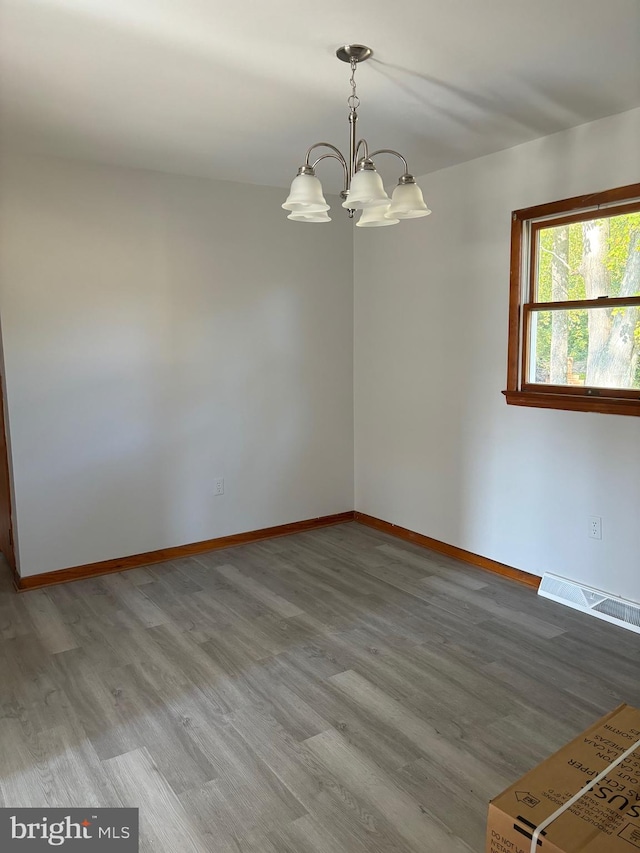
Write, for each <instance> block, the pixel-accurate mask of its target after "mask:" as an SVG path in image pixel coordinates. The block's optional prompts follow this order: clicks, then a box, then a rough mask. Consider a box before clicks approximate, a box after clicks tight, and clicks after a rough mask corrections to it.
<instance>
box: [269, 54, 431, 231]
mask: <svg viewBox="0 0 640 853" xmlns="http://www.w3.org/2000/svg"><path fill="white" fill-rule="evenodd" d="M336 56H337V57H338V59H341V60H342V61H343V62H348V63H349V65H350V67H351V78H350V81H349V82H350V84H351V94H350V95H349V97H348V98H347V105H348V107H349V155H348V157H345V156H344V155H343V154H342V152H341V151H340V150H339V149H338V148H336V146H335V145H332V144H331V143H330V142H316V143H314V144H313V145H312V146H311V147H310V148H309V149H308V151H307V154H306V157H305V161H304V163H303V164H302V166H300V168H299V169H298V174H297V176H296V177H295V178H294V179H293V182H292V184H291V190H290V192H289V196H288V198H287V200H286V201H285V203H284V204H283V205H282V207H283V208H284V209H285V210H288V211H290V213H289V215H288V217H287V219H292V220H294V221H295V222H330V221H331V217H330V216H329V213H328V211H329V205H328V204H327V202H326V200H325V197H324V194H323V191H322V184H321V183H320V180H319V179H318V178H317V177H316V166H317V165H318V163H320V161H321V160H327V159H333V160H338V162H339V163H340V164H341V165H342V169H343V173H344V188H343V190H342V192H341V193H340V196H341V198H342V207H344V208H345V209H346V210H347V212H348V214H349V218H352V217H353V215H354V213H355V212H356V210H359V211H361V214H360V217H359V219H358V221H357V222H356V225H357V226H358V227H359V228H379V227H380V226H383V225H397V224H398V223H399V222H400V220H401V219H418V218H419V217H421V216H428V215H429V214H430V213H431V211H430V210H429V208H428V207H427V205H426V203H425V201H424V198H423V197H422V191H421V189H420V187H419V186H418V185H417V184H416V179H415V178H414V177H413V175H412V174H410V172H409V166H408V164H407V161H406V159H405V158H404V157H403V156H402V154H399V153H398V152H397V151H393V150H392V149H391V148H379V149H378V150H377V151H371V152H369V145H368V143H367V141H366V139H357V135H356V124H357V121H358V107H359V106H360V98H359V97H358V95H357V92H356V79H355V75H356V68H357V67H358V63H360V62H364V61H366V60H367V59H370V58H371V57H372V56H373V51H372V50H371V48H370V47H367V46H366V45H363V44H345V45H343V46H342V47H339V48H338V50H337V51H336ZM317 148H325V149H328V151H325V152H324V153H322V154H320V156H319V157H317V158H316V159H315V160H314V161H313V162H312V161H311V152H312V151H315V150H316V149H317ZM381 154H390V155H392V156H394V157H397V158H398V159H399V160H400V161H401V162H402V166H403V172H402V174H401V175H400V177H399V178H398V185H397V186H396V188H395V189H394V191H393V194H392V195H391V198H389V196H388V195H387V193H386V190H385V188H384V186H383V183H382V178H381V177H380V175H379V173H378V171H377V169H376V165H375V161H374V157H378V156H379V155H381Z"/></svg>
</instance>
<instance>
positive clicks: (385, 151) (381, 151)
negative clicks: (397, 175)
mask: <svg viewBox="0 0 640 853" xmlns="http://www.w3.org/2000/svg"><path fill="white" fill-rule="evenodd" d="M377 154H393V156H394V157H398V159H400V160H402V162H403V163H404V174H405V175H408V174H409V164H408V163H407V161H406V158H405V157H403V156H402V154H399V153H398V152H397V151H394V150H393V149H392V148H379V149H378V150H377V151H373V152H372V153H371V154H370V155H369V156H370V158H371V159H372V160H373V158H374V157H375V156H376V155H377Z"/></svg>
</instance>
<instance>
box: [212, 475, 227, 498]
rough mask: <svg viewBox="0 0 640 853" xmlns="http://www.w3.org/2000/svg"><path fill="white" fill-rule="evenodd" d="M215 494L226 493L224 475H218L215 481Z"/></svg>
mask: <svg viewBox="0 0 640 853" xmlns="http://www.w3.org/2000/svg"><path fill="white" fill-rule="evenodd" d="M213 494H214V495H224V477H216V478H215V480H214V481H213Z"/></svg>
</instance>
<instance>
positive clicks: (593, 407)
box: [502, 391, 640, 415]
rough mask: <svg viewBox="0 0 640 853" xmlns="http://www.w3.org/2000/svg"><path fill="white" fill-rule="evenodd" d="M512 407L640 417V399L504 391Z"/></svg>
mask: <svg viewBox="0 0 640 853" xmlns="http://www.w3.org/2000/svg"><path fill="white" fill-rule="evenodd" d="M502 393H503V394H504V395H505V397H506V400H507V403H508V405H510V406H533V407H534V408H540V409H566V410H567V411H572V412H599V413H600V414H603V415H640V399H637V400H634V399H630V398H629V397H587V396H586V395H585V396H584V397H583V396H580V395H577V394H550V393H548V392H544V391H503V392H502Z"/></svg>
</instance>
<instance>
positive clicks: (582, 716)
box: [0, 523, 640, 853]
mask: <svg viewBox="0 0 640 853" xmlns="http://www.w3.org/2000/svg"><path fill="white" fill-rule="evenodd" d="M0 584H1V590H0V638H2V639H0V691H1V692H0V805H6V806H13V807H19V806H45V805H50V806H87V805H93V806H96V807H97V806H108V805H127V806H138V807H139V808H140V819H141V827H142V839H141V845H140V850H141V851H151V850H153V851H156V853H157V851H166V853H194V851H215V853H409V851H412V852H413V853H416V851H425V853H449V851H452V853H463V852H464V853H468V851H474V853H480V851H482V849H483V839H484V824H485V818H486V810H487V803H488V801H489V799H490V798H491V797H493V796H494V795H496V794H497V793H499V792H500V791H501V789H503V788H504V787H506V786H507V785H508V784H510V783H511V782H513V781H515V780H516V779H517V778H518V777H519V776H520V775H521V774H522V773H524V772H525V771H526V770H528V769H529V768H531V767H532V766H534V765H535V764H537V763H538V762H539V761H540V760H541V759H543V758H544V757H545V756H547V755H548V754H549V753H550V752H552V751H553V750H555V749H557V748H558V747H559V746H561V745H562V744H563V743H564V742H566V741H567V740H568V739H569V738H571V737H573V736H574V735H576V734H577V733H578V732H579V731H580V730H582V729H583V728H584V727H586V726H587V725H588V724H589V723H591V722H592V721H593V720H594V719H596V718H597V717H598V716H600V715H601V714H603V713H604V712H606V711H608V710H611V709H612V708H614V707H615V706H616V705H617V704H619V703H620V702H622V701H625V702H628V703H630V704H635V705H640V678H639V676H640V638H639V637H638V635H635V634H632V633H630V632H627V631H624V630H622V629H620V628H616V627H614V626H611V625H608V624H606V623H603V622H599V621H598V620H596V619H593V618H591V617H587V616H583V615H582V614H580V613H576V612H575V611H571V610H569V609H567V608H564V607H562V606H560V605H556V604H553V603H551V602H548V601H545V600H543V599H540V598H538V597H537V596H536V595H535V593H534V592H533V591H532V590H530V589H527V588H525V587H522V586H520V585H518V584H516V583H514V582H512V581H507V580H504V579H502V578H500V577H497V576H495V575H491V574H488V573H485V572H483V571H481V570H476V569H473V568H469V567H468V566H464V565H463V564H461V563H457V562H456V561H454V560H450V559H448V558H446V557H443V556H441V555H438V554H435V553H431V552H428V551H425V550H423V549H422V548H419V547H417V546H413V545H411V544H407V543H405V542H401V541H399V540H397V539H393V538H391V537H389V536H386V535H384V534H381V533H378V532H377V531H373V530H371V529H369V528H366V527H363V526H361V525H359V524H356V523H352V524H344V525H340V526H337V527H332V528H326V529H324V530H317V531H312V532H308V533H302V534H298V535H296V536H289V537H286V538H282V539H274V540H270V541H268V542H263V543H259V544H252V545H246V546H242V547H238V548H233V549H229V550H227V551H216V552H212V553H211V554H209V555H204V556H198V557H193V558H190V559H187V560H183V561H174V562H171V563H165V564H161V565H157V566H153V567H149V568H145V569H135V570H133V571H130V572H126V573H123V574H114V575H109V576H105V577H103V578H99V579H96V580H87V581H78V582H75V583H70V584H66V585H63V586H57V587H51V588H49V589H47V590H36V591H32V592H27V593H24V594H22V595H16V594H15V593H14V592H12V590H11V585H10V579H9V573H8V571H6V572H5V573H3V574H2V577H1V579H0Z"/></svg>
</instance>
